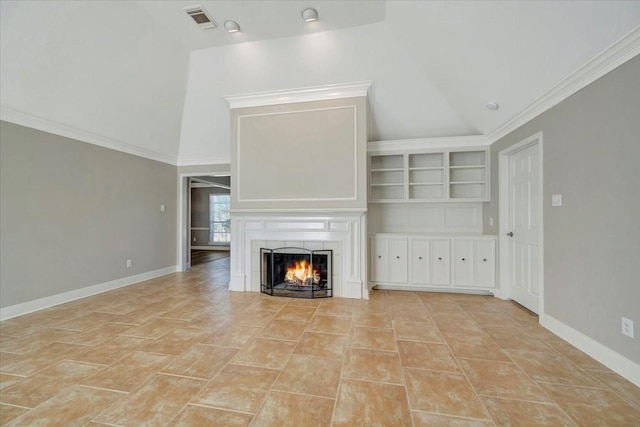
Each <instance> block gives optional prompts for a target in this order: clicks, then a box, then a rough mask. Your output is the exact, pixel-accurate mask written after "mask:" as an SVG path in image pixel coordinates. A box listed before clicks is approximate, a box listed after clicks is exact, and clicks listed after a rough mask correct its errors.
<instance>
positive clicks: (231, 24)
mask: <svg viewBox="0 0 640 427" xmlns="http://www.w3.org/2000/svg"><path fill="white" fill-rule="evenodd" d="M224 28H225V29H226V30H227V31H228V32H230V33H237V32H238V31H240V25H238V23H237V22H236V21H225V22H224Z"/></svg>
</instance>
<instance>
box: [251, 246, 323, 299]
mask: <svg viewBox="0 0 640 427" xmlns="http://www.w3.org/2000/svg"><path fill="white" fill-rule="evenodd" d="M332 252H333V251H331V250H329V249H324V250H309V249H303V248H293V247H288V248H277V249H266V248H261V249H260V291H261V292H263V293H265V294H269V295H273V296H280V297H292V298H328V297H331V296H333V288H332V283H331V257H332Z"/></svg>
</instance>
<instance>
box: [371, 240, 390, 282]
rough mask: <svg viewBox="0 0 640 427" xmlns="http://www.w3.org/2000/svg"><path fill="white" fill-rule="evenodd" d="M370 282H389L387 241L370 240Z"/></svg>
mask: <svg viewBox="0 0 640 427" xmlns="http://www.w3.org/2000/svg"><path fill="white" fill-rule="evenodd" d="M370 256H371V281H372V282H388V281H389V239H383V238H372V239H371V255H370Z"/></svg>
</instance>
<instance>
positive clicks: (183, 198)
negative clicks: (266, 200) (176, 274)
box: [176, 170, 233, 271]
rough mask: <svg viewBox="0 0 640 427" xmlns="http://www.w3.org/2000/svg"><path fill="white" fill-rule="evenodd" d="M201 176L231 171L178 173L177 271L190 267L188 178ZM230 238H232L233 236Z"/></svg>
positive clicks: (217, 174) (189, 194) (224, 174)
mask: <svg viewBox="0 0 640 427" xmlns="http://www.w3.org/2000/svg"><path fill="white" fill-rule="evenodd" d="M202 176H231V171H230V170H228V171H217V172H209V173H207V172H191V173H179V174H178V242H177V247H178V249H177V259H176V263H177V267H178V268H177V270H178V271H187V270H189V269H190V268H191V257H190V251H191V214H190V212H191V192H190V191H189V178H191V177H194V178H197V177H202ZM231 238H232V239H233V236H232V237H231Z"/></svg>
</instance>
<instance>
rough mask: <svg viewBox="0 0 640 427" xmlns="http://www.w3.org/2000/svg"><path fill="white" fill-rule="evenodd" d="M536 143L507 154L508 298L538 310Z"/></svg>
mask: <svg viewBox="0 0 640 427" xmlns="http://www.w3.org/2000/svg"><path fill="white" fill-rule="evenodd" d="M539 162H540V156H539V148H538V144H535V145H532V146H529V147H527V148H525V149H523V150H521V151H518V152H516V153H514V154H512V155H510V156H509V215H508V217H509V221H508V232H507V236H508V240H507V241H508V246H509V248H508V251H509V263H508V272H507V274H508V275H509V283H510V291H509V293H510V296H511V298H512V299H513V300H514V301H516V302H518V303H519V304H522V305H523V306H525V307H527V308H528V309H529V310H531V311H533V312H534V313H536V314H538V313H539V306H540V290H541V289H540V286H541V280H540V279H541V278H540V262H541V260H540V185H539V183H540V176H539V175H540V170H539Z"/></svg>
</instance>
